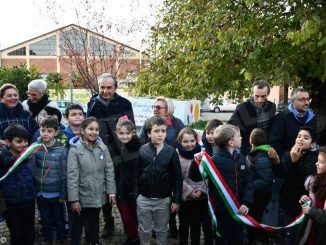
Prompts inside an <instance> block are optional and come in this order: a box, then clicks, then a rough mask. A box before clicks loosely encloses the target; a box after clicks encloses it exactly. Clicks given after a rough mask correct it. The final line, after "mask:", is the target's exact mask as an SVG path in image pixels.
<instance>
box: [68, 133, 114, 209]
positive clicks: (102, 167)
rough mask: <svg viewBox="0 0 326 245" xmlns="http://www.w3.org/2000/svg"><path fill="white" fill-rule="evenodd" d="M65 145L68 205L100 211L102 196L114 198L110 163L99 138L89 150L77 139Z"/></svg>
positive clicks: (108, 155) (112, 174) (112, 172)
mask: <svg viewBox="0 0 326 245" xmlns="http://www.w3.org/2000/svg"><path fill="white" fill-rule="evenodd" d="M69 143H70V149H69V154H68V165H67V186H68V201H69V202H75V201H79V202H80V205H81V207H82V208H100V207H102V206H103V205H104V204H105V203H106V200H107V197H106V195H109V194H116V186H115V181H114V168H113V162H112V159H111V156H110V153H109V151H108V148H107V147H106V145H105V144H104V143H103V142H102V140H101V138H99V137H98V138H97V141H96V143H95V145H94V146H93V147H92V148H91V147H90V146H88V145H87V144H86V143H85V142H84V141H83V140H82V139H80V138H79V136H76V137H74V138H72V139H71V140H70V142H69Z"/></svg>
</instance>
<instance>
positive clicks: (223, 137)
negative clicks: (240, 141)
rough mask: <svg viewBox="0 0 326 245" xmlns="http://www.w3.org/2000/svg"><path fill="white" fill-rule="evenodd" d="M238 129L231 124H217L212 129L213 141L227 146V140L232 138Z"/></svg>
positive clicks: (238, 131)
mask: <svg viewBox="0 0 326 245" xmlns="http://www.w3.org/2000/svg"><path fill="white" fill-rule="evenodd" d="M237 133H240V129H239V128H238V127H236V126H234V125H231V124H225V125H220V126H218V127H217V128H216V129H215V131H214V142H215V144H216V145H219V146H221V147H225V146H227V144H228V142H229V141H230V140H231V139H233V138H234V137H235V136H236V134H237Z"/></svg>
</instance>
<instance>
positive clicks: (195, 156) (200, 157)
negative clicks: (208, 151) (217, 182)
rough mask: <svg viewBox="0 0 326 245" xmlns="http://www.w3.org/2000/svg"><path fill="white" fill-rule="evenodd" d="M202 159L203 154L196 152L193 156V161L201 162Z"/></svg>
mask: <svg viewBox="0 0 326 245" xmlns="http://www.w3.org/2000/svg"><path fill="white" fill-rule="evenodd" d="M202 158H203V153H202V152H198V153H196V154H195V155H194V159H195V160H198V161H201V159H202Z"/></svg>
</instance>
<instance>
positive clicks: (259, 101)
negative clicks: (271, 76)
mask: <svg viewBox="0 0 326 245" xmlns="http://www.w3.org/2000/svg"><path fill="white" fill-rule="evenodd" d="M251 93H252V97H251V98H250V99H249V100H247V101H246V102H243V103H241V104H239V105H238V106H237V107H236V110H235V111H234V113H233V115H232V116H231V118H230V120H229V122H228V123H229V124H233V125H235V126H238V127H239V128H240V132H241V137H242V144H241V152H242V154H244V155H247V154H248V153H249V151H250V144H249V136H250V133H251V131H252V130H253V129H254V128H262V129H265V130H266V131H267V132H268V130H269V128H270V122H271V119H272V118H273V117H274V115H275V112H276V106H275V104H274V103H273V102H270V101H268V100H267V97H268V95H269V93H270V87H269V85H268V82H267V81H265V80H261V81H257V82H254V84H253V85H252V89H251Z"/></svg>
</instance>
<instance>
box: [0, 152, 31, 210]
mask: <svg viewBox="0 0 326 245" xmlns="http://www.w3.org/2000/svg"><path fill="white" fill-rule="evenodd" d="M16 159H17V157H15V156H12V155H11V153H10V151H9V148H8V146H5V147H3V148H2V151H1V153H0V169H1V176H3V175H4V174H5V173H6V172H7V170H8V169H9V168H10V167H11V166H12V164H13V163H14V162H15V161H16ZM34 164H35V156H32V157H31V158H28V159H26V160H25V161H24V162H22V163H21V164H20V165H19V166H18V167H17V168H16V169H15V170H14V171H13V172H12V173H11V174H10V175H8V177H7V178H5V179H4V180H3V181H2V182H1V188H2V193H3V196H4V199H5V202H6V204H18V203H22V202H28V201H32V200H33V199H34V194H35V193H34V187H33V173H32V167H33V165H34Z"/></svg>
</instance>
